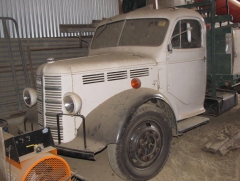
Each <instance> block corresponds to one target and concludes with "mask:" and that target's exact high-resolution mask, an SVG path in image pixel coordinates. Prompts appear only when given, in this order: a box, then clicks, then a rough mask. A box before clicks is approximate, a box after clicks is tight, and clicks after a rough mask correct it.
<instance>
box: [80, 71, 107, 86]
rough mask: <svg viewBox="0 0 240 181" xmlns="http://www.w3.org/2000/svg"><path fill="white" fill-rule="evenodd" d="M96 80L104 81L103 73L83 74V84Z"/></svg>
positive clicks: (96, 81)
mask: <svg viewBox="0 0 240 181" xmlns="http://www.w3.org/2000/svg"><path fill="white" fill-rule="evenodd" d="M98 82H104V73H101V74H91V75H84V76H83V84H93V83H98Z"/></svg>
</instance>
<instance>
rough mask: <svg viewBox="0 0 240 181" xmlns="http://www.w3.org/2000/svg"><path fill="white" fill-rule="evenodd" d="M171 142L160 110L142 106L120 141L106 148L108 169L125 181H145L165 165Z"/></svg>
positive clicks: (167, 126) (168, 129)
mask: <svg viewBox="0 0 240 181" xmlns="http://www.w3.org/2000/svg"><path fill="white" fill-rule="evenodd" d="M171 140H172V132H171V128H170V126H169V123H168V121H167V119H166V116H165V114H164V113H163V112H162V110H160V109H159V108H157V107H155V106H154V105H148V104H146V105H142V106H141V107H140V108H139V109H138V110H137V111H136V112H135V113H134V115H133V116H132V119H131V122H130V124H129V125H128V127H127V129H126V130H125V134H124V136H123V138H122V140H121V141H120V142H119V143H117V144H110V145H108V157H109V162H110V165H111V167H112V169H113V170H114V172H115V173H116V174H117V175H118V176H119V177H121V178H123V179H125V180H138V181H140V180H148V179H150V178H152V177H154V176H155V175H156V174H158V172H159V171H160V170H161V169H162V167H163V166H164V164H165V163H166V161H167V158H168V156H169V152H170V148H171Z"/></svg>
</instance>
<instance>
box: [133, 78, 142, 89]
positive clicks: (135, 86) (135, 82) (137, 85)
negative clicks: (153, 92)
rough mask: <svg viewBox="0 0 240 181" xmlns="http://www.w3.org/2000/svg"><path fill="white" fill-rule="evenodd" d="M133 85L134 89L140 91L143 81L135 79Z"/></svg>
mask: <svg viewBox="0 0 240 181" xmlns="http://www.w3.org/2000/svg"><path fill="white" fill-rule="evenodd" d="M131 85H132V87H133V88H134V89H138V88H139V87H141V81H140V79H138V78H133V79H132V81H131Z"/></svg>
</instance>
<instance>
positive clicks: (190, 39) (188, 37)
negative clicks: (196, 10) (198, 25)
mask: <svg viewBox="0 0 240 181" xmlns="http://www.w3.org/2000/svg"><path fill="white" fill-rule="evenodd" d="M186 26H187V27H186V29H187V41H188V42H189V43H190V42H191V41H192V34H191V30H192V29H191V25H190V23H187V24H186Z"/></svg>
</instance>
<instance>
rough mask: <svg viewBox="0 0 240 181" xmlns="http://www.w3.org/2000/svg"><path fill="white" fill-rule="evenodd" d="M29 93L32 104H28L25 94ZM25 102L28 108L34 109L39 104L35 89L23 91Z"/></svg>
mask: <svg viewBox="0 0 240 181" xmlns="http://www.w3.org/2000/svg"><path fill="white" fill-rule="evenodd" d="M26 93H28V95H29V99H30V102H27V101H26V99H25V94H26ZM23 101H24V103H25V104H26V106H27V107H33V106H34V105H35V104H36V103H37V91H36V90H35V89H33V88H29V87H27V88H25V89H24V90H23Z"/></svg>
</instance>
